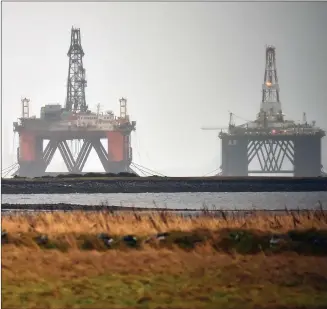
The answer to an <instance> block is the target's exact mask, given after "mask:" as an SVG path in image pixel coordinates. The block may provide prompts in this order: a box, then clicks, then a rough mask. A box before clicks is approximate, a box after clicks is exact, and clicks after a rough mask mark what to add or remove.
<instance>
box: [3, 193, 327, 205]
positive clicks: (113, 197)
mask: <svg viewBox="0 0 327 309" xmlns="http://www.w3.org/2000/svg"><path fill="white" fill-rule="evenodd" d="M318 201H320V202H321V203H322V206H323V208H324V209H327V192H258V193H256V192H226V193H215V192H196V193H110V194H26V195H23V194H21V195H20V194H17V195H14V194H8V195H6V194H4V195H2V203H3V204H4V203H10V204H58V203H67V204H80V205H101V204H105V205H114V206H125V207H133V206H134V207H154V206H157V207H168V208H175V209H185V208H189V209H200V208H201V207H202V206H203V205H206V206H208V207H211V206H213V205H214V206H215V207H217V208H223V209H252V208H253V207H255V208H257V209H283V208H285V206H287V207H288V208H293V209H294V208H298V207H299V208H314V207H316V206H317V203H318Z"/></svg>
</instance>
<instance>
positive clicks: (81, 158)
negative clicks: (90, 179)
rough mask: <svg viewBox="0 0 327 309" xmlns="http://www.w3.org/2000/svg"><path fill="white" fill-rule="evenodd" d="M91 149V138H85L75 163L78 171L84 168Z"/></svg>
mask: <svg viewBox="0 0 327 309" xmlns="http://www.w3.org/2000/svg"><path fill="white" fill-rule="evenodd" d="M91 150H92V144H91V142H90V141H89V140H85V139H84V143H83V145H82V147H81V149H80V151H79V153H78V156H77V159H76V163H75V168H76V170H78V171H82V170H83V168H84V166H85V163H86V160H87V158H88V156H89V154H90V152H91Z"/></svg>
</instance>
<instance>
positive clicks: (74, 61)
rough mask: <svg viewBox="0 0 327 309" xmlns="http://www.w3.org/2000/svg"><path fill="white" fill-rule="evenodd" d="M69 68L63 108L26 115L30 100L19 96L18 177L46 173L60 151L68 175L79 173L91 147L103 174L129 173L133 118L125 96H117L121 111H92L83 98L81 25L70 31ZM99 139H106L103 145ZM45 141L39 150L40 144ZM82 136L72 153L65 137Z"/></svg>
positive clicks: (53, 106)
mask: <svg viewBox="0 0 327 309" xmlns="http://www.w3.org/2000/svg"><path fill="white" fill-rule="evenodd" d="M68 57H69V69H68V78H67V97H66V104H65V107H62V106H61V105H60V104H47V105H45V106H43V107H41V115H40V118H36V117H35V116H34V117H30V116H29V112H28V111H29V100H27V99H23V100H22V112H23V114H22V117H21V118H19V122H14V132H18V134H19V147H18V149H17V160H18V164H19V169H18V171H17V172H16V175H19V176H23V177H40V176H44V175H47V174H48V175H49V174H59V172H55V173H46V172H45V171H46V168H47V167H48V166H49V164H50V162H51V160H52V158H53V156H54V154H55V152H56V150H57V149H59V151H60V154H61V156H62V158H63V160H64V162H65V165H66V167H67V169H68V172H69V173H74V174H79V173H82V171H83V167H84V166H85V163H86V161H87V159H88V157H89V154H90V152H91V150H92V148H94V149H95V151H96V153H97V155H98V157H99V159H100V161H101V164H102V166H103V168H104V170H105V172H107V173H115V174H118V173H121V172H133V173H134V171H133V170H132V169H131V168H130V164H131V163H132V148H131V139H130V136H131V132H132V131H134V130H135V127H136V122H135V121H130V119H129V115H128V113H127V100H126V99H125V98H121V99H120V100H119V103H120V115H119V116H115V115H114V113H113V112H112V111H107V112H106V113H101V114H100V113H99V108H98V111H97V112H92V111H90V110H89V109H88V106H87V105H86V99H85V87H86V79H85V69H84V67H83V60H82V59H83V57H84V52H83V48H82V45H81V35H80V29H76V28H72V29H71V42H70V48H69V51H68ZM101 139H106V140H107V147H106V148H107V149H106V148H105V147H104V146H103V145H102V143H101ZM45 140H48V141H49V142H48V144H47V146H46V147H45V149H43V142H44V141H45ZM76 140H82V141H83V145H82V146H81V148H80V150H79V152H78V153H76V154H75V157H74V156H73V153H72V151H71V149H70V147H69V146H68V143H67V141H76Z"/></svg>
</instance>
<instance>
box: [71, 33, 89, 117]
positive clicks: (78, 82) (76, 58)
mask: <svg viewBox="0 0 327 309" xmlns="http://www.w3.org/2000/svg"><path fill="white" fill-rule="evenodd" d="M67 55H68V57H69V68H68V78H67V97H66V111H74V112H78V111H80V112H84V113H85V112H86V111H87V108H88V107H87V105H86V100H85V87H86V86H87V83H86V80H85V69H84V67H83V57H84V51H83V48H82V44H81V32H80V29H74V28H72V31H71V39H70V48H69V51H68V54H67Z"/></svg>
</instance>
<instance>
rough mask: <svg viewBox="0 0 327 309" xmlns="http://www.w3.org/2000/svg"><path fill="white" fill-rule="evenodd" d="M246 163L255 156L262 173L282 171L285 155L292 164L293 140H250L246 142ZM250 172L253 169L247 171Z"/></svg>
mask: <svg viewBox="0 0 327 309" xmlns="http://www.w3.org/2000/svg"><path fill="white" fill-rule="evenodd" d="M247 149H248V165H249V164H250V163H251V162H252V160H253V159H254V158H255V157H256V158H257V159H258V161H259V164H260V169H261V170H260V171H258V172H262V173H282V172H285V171H284V170H283V163H284V161H285V157H286V158H287V159H288V160H289V161H290V162H291V164H292V165H293V166H294V154H295V151H294V142H293V141H292V140H274V139H266V140H252V141H249V143H248V148H247ZM249 172H250V173H251V172H253V171H249Z"/></svg>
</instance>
